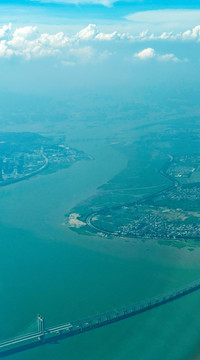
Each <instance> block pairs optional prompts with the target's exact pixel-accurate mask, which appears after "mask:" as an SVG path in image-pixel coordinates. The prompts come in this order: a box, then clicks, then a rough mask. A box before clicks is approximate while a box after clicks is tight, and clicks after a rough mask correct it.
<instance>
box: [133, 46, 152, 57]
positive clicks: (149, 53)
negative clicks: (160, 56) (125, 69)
mask: <svg viewBox="0 0 200 360" xmlns="http://www.w3.org/2000/svg"><path fill="white" fill-rule="evenodd" d="M155 56H156V53H155V50H154V49H152V48H147V49H144V50H142V51H140V52H139V53H136V54H134V57H137V58H139V59H141V60H147V59H152V58H154V57H155Z"/></svg>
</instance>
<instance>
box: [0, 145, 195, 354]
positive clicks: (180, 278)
mask: <svg viewBox="0 0 200 360" xmlns="http://www.w3.org/2000/svg"><path fill="white" fill-rule="evenodd" d="M73 146H76V147H78V148H80V149H82V150H85V151H86V152H87V153H88V154H90V155H92V156H93V157H94V160H91V161H81V162H77V163H76V164H74V165H73V166H71V167H70V168H69V169H65V170H61V171H58V172H56V173H54V174H49V175H37V176H35V177H34V178H31V179H29V180H26V181H23V182H20V183H17V184H13V185H10V186H7V187H4V188H0V314H1V315H0V339H6V338H10V337H12V336H16V335H18V334H23V333H24V332H28V331H31V330H33V329H34V328H35V325H36V317H37V314H38V313H40V314H42V315H43V316H44V317H45V321H46V325H47V326H48V325H56V324H60V323H63V322H68V321H69V322H70V321H71V320H75V319H79V318H83V317H87V316H89V315H93V314H97V313H99V312H103V311H107V310H110V309H113V308H117V307H120V306H124V305H128V304H131V303H134V302H136V301H140V300H144V299H146V298H148V297H151V296H154V295H156V296H158V295H159V294H163V293H165V292H168V291H171V290H174V289H176V288H177V287H179V286H182V285H184V284H187V283H189V282H191V281H194V280H198V279H200V249H199V248H195V249H194V251H191V249H190V248H189V246H188V247H183V248H177V247H174V246H166V245H162V244H157V243H156V242H155V241H141V240H138V241H130V242H126V241H124V240H122V239H118V238H117V239H106V238H101V237H98V236H93V235H90V236H83V235H79V234H77V233H75V232H73V231H71V230H70V229H69V228H68V227H67V226H66V225H65V224H64V222H65V218H64V214H65V213H67V212H68V211H70V209H71V208H72V207H73V206H75V205H76V204H78V203H79V202H80V201H81V200H83V199H85V198H87V197H88V196H91V195H93V194H95V192H96V191H97V188H98V186H100V185H102V184H104V183H105V182H107V181H108V180H109V179H111V178H112V177H113V176H114V175H115V174H117V173H118V172H119V171H121V170H122V169H124V168H125V167H126V164H127V159H126V158H125V157H124V155H122V154H120V153H119V152H118V151H116V150H114V149H113V148H112V147H111V146H110V145H109V144H107V143H106V142H105V141H103V140H101V139H94V140H93V141H90V142H82V143H81V142H80V141H77V144H76V141H74V142H73ZM198 356H199V357H198ZM11 358H12V359H13V360H25V359H29V360H44V359H48V360H64V359H73V360H102V359H103V360H133V359H135V360H160V359H162V360H186V359H187V360H192V359H198V358H200V291H197V292H195V293H193V294H190V295H188V296H186V297H184V298H182V299H179V300H177V301H174V302H173V303H171V304H167V305H164V306H162V307H160V308H157V309H154V310H152V311H149V312H147V313H144V314H141V315H138V316H136V317H134V318H131V319H128V320H124V321H121V322H119V323H116V324H113V325H109V326H107V327H105V328H101V329H97V330H94V331H91V332H88V333H85V334H82V335H78V336H75V337H73V338H71V339H66V340H63V341H62V342H60V343H59V344H52V345H47V346H44V347H40V348H38V349H33V350H30V351H28V352H25V353H20V354H17V355H14V356H12V357H11Z"/></svg>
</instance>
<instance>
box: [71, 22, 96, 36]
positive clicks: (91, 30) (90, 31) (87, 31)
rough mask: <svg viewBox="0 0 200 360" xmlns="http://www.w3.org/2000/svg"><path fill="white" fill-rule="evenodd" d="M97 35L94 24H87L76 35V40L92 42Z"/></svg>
mask: <svg viewBox="0 0 200 360" xmlns="http://www.w3.org/2000/svg"><path fill="white" fill-rule="evenodd" d="M98 33H99V32H98V30H97V26H96V25H95V24H89V25H88V26H87V27H86V28H84V29H82V30H81V31H79V32H78V33H77V34H76V38H77V39H80V40H93V39H95V37H96V36H97V35H98Z"/></svg>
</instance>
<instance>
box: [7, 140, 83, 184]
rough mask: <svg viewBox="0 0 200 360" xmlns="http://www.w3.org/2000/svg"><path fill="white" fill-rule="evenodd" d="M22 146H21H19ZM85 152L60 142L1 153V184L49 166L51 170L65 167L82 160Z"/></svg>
mask: <svg viewBox="0 0 200 360" xmlns="http://www.w3.org/2000/svg"><path fill="white" fill-rule="evenodd" d="M19 148H20V147H19ZM84 157H85V154H84V153H83V152H81V151H78V150H75V149H71V148H69V147H68V146H65V145H60V144H54V143H53V144H51V145H50V144H48V145H43V146H41V145H39V144H38V145H37V146H35V145H34V146H31V144H30V145H29V147H27V149H26V148H25V149H24V151H23V152H22V151H21V150H20V151H19V152H18V151H17V150H16V147H15V151H13V152H12V151H11V150H10V149H9V147H8V151H7V152H4V154H0V184H3V183H4V184H6V182H9V183H10V182H12V181H18V180H20V179H23V178H24V177H27V176H31V175H34V174H36V173H38V172H40V171H42V170H43V169H45V168H46V167H47V166H50V167H51V170H53V169H54V168H55V165H56V168H55V170H57V168H58V165H59V167H65V166H69V165H70V164H72V163H73V162H74V161H77V160H81V159H83V158H84Z"/></svg>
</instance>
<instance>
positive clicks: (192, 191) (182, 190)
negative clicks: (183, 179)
mask: <svg viewBox="0 0 200 360" xmlns="http://www.w3.org/2000/svg"><path fill="white" fill-rule="evenodd" d="M162 199H173V200H177V201H181V200H189V201H197V200H199V201H200V185H198V184H195V185H193V186H191V185H188V186H186V185H185V186H177V187H175V188H173V189H171V190H169V191H166V192H165V193H163V195H162Z"/></svg>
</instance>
